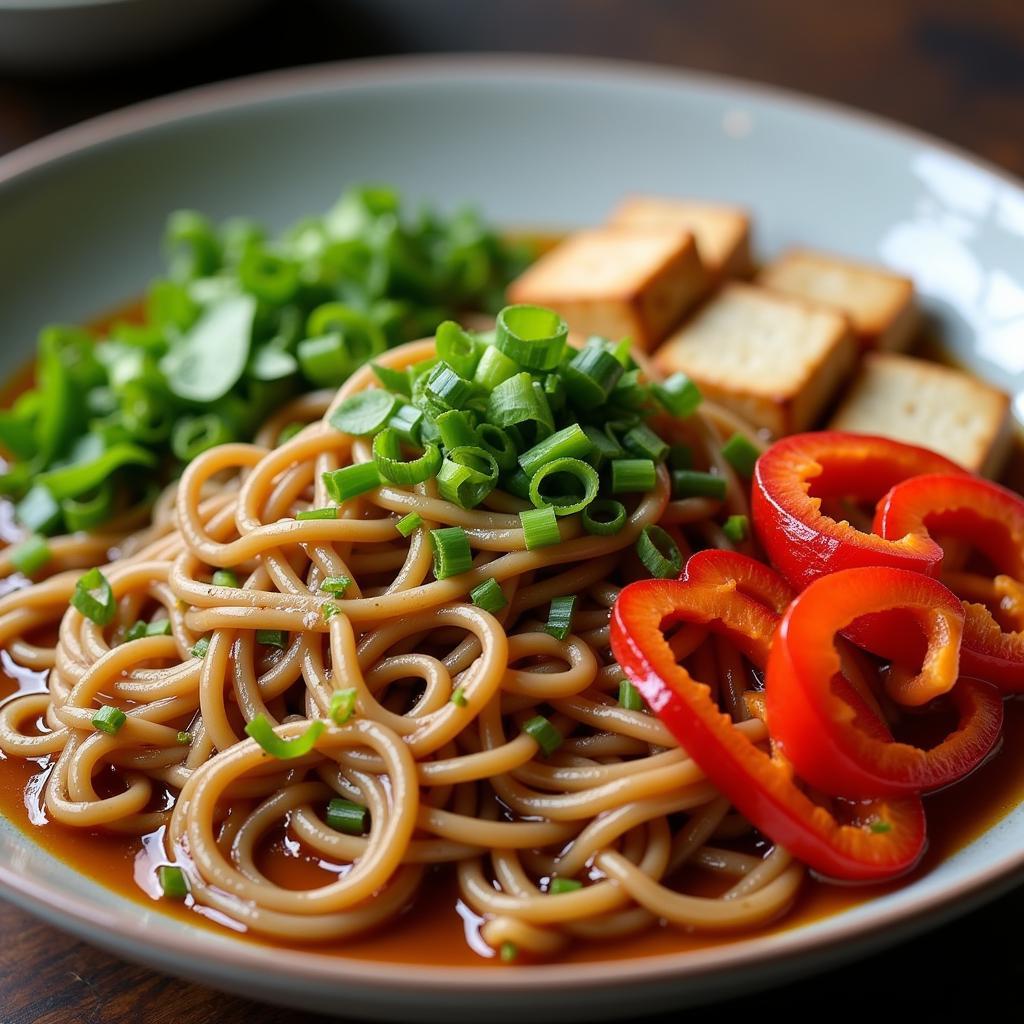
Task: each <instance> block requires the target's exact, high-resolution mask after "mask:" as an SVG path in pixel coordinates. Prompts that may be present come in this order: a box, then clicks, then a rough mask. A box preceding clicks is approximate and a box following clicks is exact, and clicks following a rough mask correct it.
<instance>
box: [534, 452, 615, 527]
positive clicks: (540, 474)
mask: <svg viewBox="0 0 1024 1024" xmlns="http://www.w3.org/2000/svg"><path fill="white" fill-rule="evenodd" d="M545 481H549V482H551V483H553V484H555V485H556V488H557V489H556V491H555V493H554V494H548V493H544V492H543V491H542V490H541V485H542V484H543V483H544V482H545ZM570 481H572V482H573V483H575V484H576V485H578V486H577V489H576V490H575V492H573V490H572V489H571V488H570V483H569V482H570ZM599 486H600V478H599V477H598V475H597V470H596V469H594V468H593V466H590V465H588V464H587V463H586V462H581V461H580V460H579V459H566V458H562V459H554V460H553V461H551V462H548V463H545V464H544V465H543V466H541V468H540V469H538V470H537V471H536V472H535V473H534V474H533V476H532V478H531V479H530V501H532V502H533V504H534V506H535V507H537V508H545V507H547V506H550V507H551V508H553V509H554V510H555V515H559V516H569V515H572V514H573V513H575V512H580V511H582V510H583V509H585V508H586V507H587V506H588V505H589V504H590V503H591V502H592V501H593V500H594V499H595V498H596V497H597V490H598V487H599Z"/></svg>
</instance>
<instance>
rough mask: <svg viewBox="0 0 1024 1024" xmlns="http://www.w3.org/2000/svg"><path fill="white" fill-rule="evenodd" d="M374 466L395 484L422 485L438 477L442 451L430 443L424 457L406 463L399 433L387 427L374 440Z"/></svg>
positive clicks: (381, 474)
mask: <svg viewBox="0 0 1024 1024" xmlns="http://www.w3.org/2000/svg"><path fill="white" fill-rule="evenodd" d="M363 465H371V463H363ZM372 465H375V466H376V468H377V472H378V473H379V474H380V476H382V477H384V479H385V480H390V481H391V483H393V484H401V485H403V486H405V485H409V484H421V483H423V482H424V481H425V480H430V479H431V478H432V477H434V476H437V473H438V470H439V469H440V468H441V450H440V449H439V448H438V447H437V445H435V444H429V443H428V444H427V446H426V448H425V449H424V451H423V454H422V455H420V456H419V457H418V458H415V459H410V460H408V461H406V460H404V459H403V458H402V441H401V437H400V436H399V433H398V431H397V430H395V429H394V428H393V427H387V428H386V429H385V430H382V431H381V432H380V433H379V434H378V435H377V436H376V437H375V438H374V439H373V463H372ZM349 468H351V467H349ZM338 472H341V470H338Z"/></svg>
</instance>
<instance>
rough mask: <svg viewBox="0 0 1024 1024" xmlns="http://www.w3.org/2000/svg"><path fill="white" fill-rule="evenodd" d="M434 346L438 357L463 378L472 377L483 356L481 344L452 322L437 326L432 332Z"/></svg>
mask: <svg viewBox="0 0 1024 1024" xmlns="http://www.w3.org/2000/svg"><path fill="white" fill-rule="evenodd" d="M434 345H435V347H436V349H437V354H438V357H439V358H441V359H442V360H444V362H446V363H448V365H449V366H451V367H453V368H454V369H455V371H456V372H457V373H459V374H461V376H463V377H472V376H473V374H474V372H475V371H476V367H477V363H479V362H480V357H481V355H483V348H484V346H483V343H482V342H480V341H478V340H477V339H476V338H475V337H474V336H473V335H472V334H470V333H469V331H464V330H463V329H462V328H461V327H460V326H459V325H458V324H457V323H455V321H454V320H445V321H444V322H443V323H441V324H438V327H437V330H436V331H435V332H434Z"/></svg>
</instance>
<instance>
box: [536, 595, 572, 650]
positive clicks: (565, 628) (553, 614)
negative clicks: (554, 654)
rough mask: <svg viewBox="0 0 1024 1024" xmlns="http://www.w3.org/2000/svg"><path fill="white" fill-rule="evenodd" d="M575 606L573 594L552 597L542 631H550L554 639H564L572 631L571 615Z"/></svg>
mask: <svg viewBox="0 0 1024 1024" xmlns="http://www.w3.org/2000/svg"><path fill="white" fill-rule="evenodd" d="M575 607H576V595H575V594H571V595H569V596H567V597H554V598H552V599H551V610H550V611H549V612H548V621H547V625H546V626H545V627H544V632H545V633H550V634H551V635H552V636H553V637H554V638H555V639H556V640H564V639H565V638H566V637H567V636H568V635H569V634H570V633H571V632H572V615H573V611H574V609H575Z"/></svg>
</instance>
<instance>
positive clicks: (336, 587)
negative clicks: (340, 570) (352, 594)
mask: <svg viewBox="0 0 1024 1024" xmlns="http://www.w3.org/2000/svg"><path fill="white" fill-rule="evenodd" d="M351 586H352V580H351V579H350V578H349V577H348V576H328V577H326V578H325V579H324V580H323V582H321V584H320V589H321V590H322V591H323V592H324V593H325V594H333V595H334V596H335V597H341V596H342V595H343V594H344V593H345V591H346V590H348V588H349V587H351Z"/></svg>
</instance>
